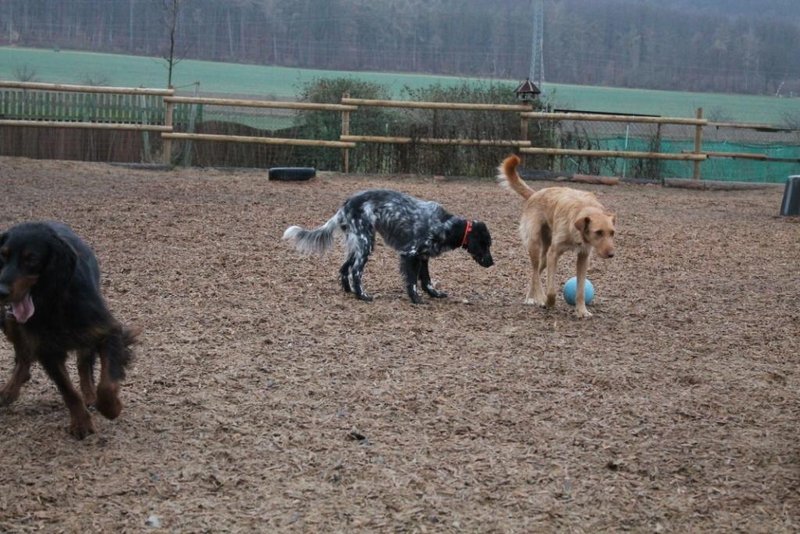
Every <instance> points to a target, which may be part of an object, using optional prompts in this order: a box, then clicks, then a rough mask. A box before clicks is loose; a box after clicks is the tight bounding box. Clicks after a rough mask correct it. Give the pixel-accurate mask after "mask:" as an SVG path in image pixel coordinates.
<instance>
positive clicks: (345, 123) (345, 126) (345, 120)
mask: <svg viewBox="0 0 800 534" xmlns="http://www.w3.org/2000/svg"><path fill="white" fill-rule="evenodd" d="M342 98H343V99H344V98H350V93H349V92H347V91H345V93H344V94H343V95H342ZM342 135H350V111H349V110H343V111H342ZM342 157H343V158H344V161H343V165H344V172H345V173H348V172H350V149H349V148H343V149H342Z"/></svg>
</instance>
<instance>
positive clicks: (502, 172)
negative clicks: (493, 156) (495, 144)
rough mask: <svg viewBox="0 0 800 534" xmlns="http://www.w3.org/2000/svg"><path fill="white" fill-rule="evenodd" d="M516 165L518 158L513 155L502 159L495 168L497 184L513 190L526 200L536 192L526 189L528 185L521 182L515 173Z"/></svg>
mask: <svg viewBox="0 0 800 534" xmlns="http://www.w3.org/2000/svg"><path fill="white" fill-rule="evenodd" d="M517 165H519V157H517V156H516V155H514V154H512V155H511V156H508V157H507V158H506V159H504V160H503V163H501V164H500V166H499V167H498V168H497V182H498V183H499V184H500V185H501V186H503V187H508V188H510V189H513V190H514V191H516V192H517V194H519V195H520V196H521V197H522V198H525V199H528V198H530V196H531V195H532V194H534V193H535V192H536V191H534V190H533V189H531V188H530V187H528V184H526V183H525V182H524V181H523V180H522V178H521V177H520V175H519V174H518V173H517Z"/></svg>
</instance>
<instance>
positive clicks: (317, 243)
mask: <svg viewBox="0 0 800 534" xmlns="http://www.w3.org/2000/svg"><path fill="white" fill-rule="evenodd" d="M341 216H342V211H341V210H339V211H337V212H336V214H335V215H334V216H333V217H331V218H330V219H328V222H326V223H325V224H323V225H322V226H320V227H319V228H315V229H314V230H306V229H305V228H302V227H300V226H290V227H289V228H287V229H286V231H285V232H284V233H283V239H284V240H285V241H289V242H290V243H292V245H294V248H296V249H297V250H298V251H299V252H302V253H303V254H317V255H322V254H324V253H325V252H326V251H327V250H328V249H330V248H331V247H332V246H333V236H334V234H335V233H336V231H337V230H339V225H340V219H341Z"/></svg>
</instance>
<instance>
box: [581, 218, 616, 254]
mask: <svg viewBox="0 0 800 534" xmlns="http://www.w3.org/2000/svg"><path fill="white" fill-rule="evenodd" d="M616 221H617V216H616V215H615V214H613V213H608V212H604V211H600V210H597V211H594V212H592V213H587V214H582V216H581V217H578V219H577V220H576V221H575V228H577V229H578V231H579V232H580V233H581V236H582V237H583V241H584V243H586V244H588V245H589V246H591V247H592V248H593V249H594V250H595V252H597V255H598V256H600V257H601V258H613V257H614V233H615V228H614V224H615V223H616Z"/></svg>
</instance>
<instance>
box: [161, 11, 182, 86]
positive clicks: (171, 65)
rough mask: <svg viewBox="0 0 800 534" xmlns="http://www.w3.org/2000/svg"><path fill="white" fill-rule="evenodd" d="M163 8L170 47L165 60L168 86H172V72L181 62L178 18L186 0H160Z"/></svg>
mask: <svg viewBox="0 0 800 534" xmlns="http://www.w3.org/2000/svg"><path fill="white" fill-rule="evenodd" d="M159 1H160V3H161V9H162V10H163V11H164V15H165V16H164V25H165V26H166V28H167V34H168V35H169V47H168V50H167V52H166V53H165V55H164V56H163V58H164V61H165V62H166V64H167V87H172V72H173V71H174V69H175V66H176V65H177V64H178V63H180V61H181V60H180V58H178V57H177V55H176V51H175V44H176V36H177V30H178V18H179V16H180V11H181V5H182V4H183V1H184V0H159Z"/></svg>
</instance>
